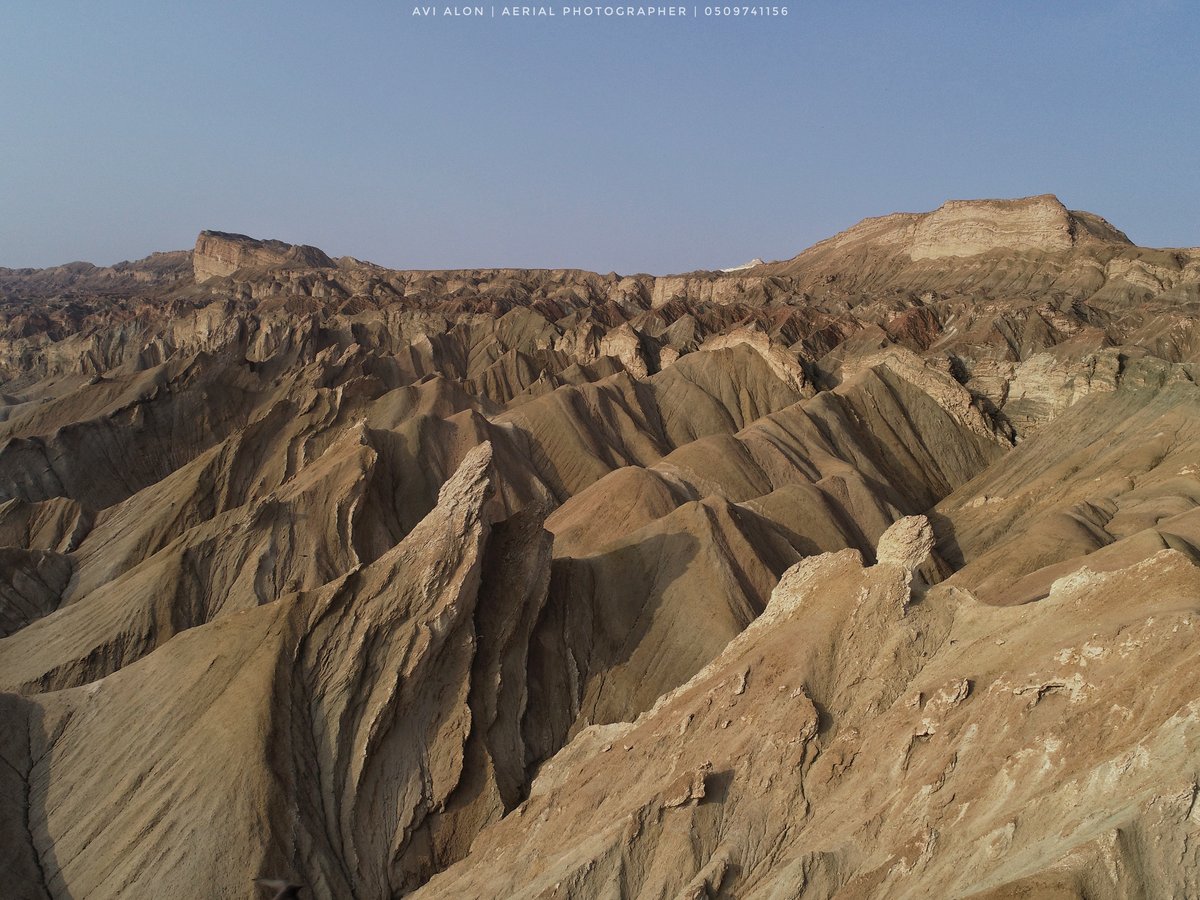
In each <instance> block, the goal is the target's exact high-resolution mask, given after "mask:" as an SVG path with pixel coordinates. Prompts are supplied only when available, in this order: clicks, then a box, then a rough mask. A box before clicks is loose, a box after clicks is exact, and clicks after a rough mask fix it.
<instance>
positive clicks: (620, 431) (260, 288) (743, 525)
mask: <svg viewBox="0 0 1200 900" xmlns="http://www.w3.org/2000/svg"><path fill="white" fill-rule="evenodd" d="M1198 374H1200V250H1197V249H1192V250H1155V249H1146V248H1142V247H1138V246H1135V245H1134V244H1133V243H1131V242H1130V240H1129V239H1128V238H1127V237H1126V236H1125V235H1124V234H1123V233H1122V232H1120V231H1119V230H1117V229H1116V228H1115V227H1114V226H1112V225H1110V224H1109V223H1108V222H1106V221H1105V220H1104V219H1102V218H1100V217H1099V216H1096V215H1093V214H1090V213H1085V212H1076V211H1069V210H1067V209H1066V208H1065V207H1063V205H1062V204H1061V203H1059V201H1058V200H1057V199H1056V198H1054V197H1052V196H1042V197H1033V198H1027V199H1023V200H1012V201H956V202H950V203H947V204H945V205H944V206H942V207H941V208H939V209H938V210H936V211H934V212H931V213H925V214H897V215H890V216H885V217H882V218H878V219H869V220H866V221H864V222H862V223H860V224H859V225H856V226H855V227H853V228H851V229H849V230H848V231H845V232H842V233H841V234H838V235H837V236H835V237H833V238H830V239H829V240H826V241H824V242H822V243H820V244H817V245H816V246H814V247H812V248H810V249H808V250H806V251H804V252H803V253H801V254H799V255H798V256H796V257H795V258H794V259H791V260H787V261H783V262H774V263H766V264H758V263H757V261H756V262H755V264H751V265H749V266H747V267H739V268H737V269H734V270H730V271H726V272H720V271H713V272H694V273H690V274H686V275H679V276H671V277H653V276H646V275H634V276H628V277H621V276H618V275H615V274H609V275H600V274H593V273H589V272H582V271H573V270H553V271H549V270H540V271H525V270H510V269H490V270H473V271H442V272H432V271H394V270H389V269H384V268H380V267H378V266H375V265H372V264H369V263H365V262H361V261H358V260H355V259H351V258H341V259H332V258H330V257H329V256H327V255H326V254H325V253H323V252H322V251H320V250H318V249H316V248H313V247H306V246H292V245H288V244H283V243H280V242H277V241H262V240H255V239H251V238H248V237H244V236H240V235H232V234H224V233H220V232H210V231H206V232H203V233H201V234H200V236H199V238H198V240H197V242H196V245H195V248H194V250H192V251H177V252H168V253H159V254H155V255H153V256H151V257H149V258H147V259H144V260H140V261H137V262H131V263H122V264H120V265H117V266H113V267H110V268H97V267H94V266H91V265H88V264H84V263H74V264H70V265H65V266H60V267H57V268H52V269H43V270H26V269H22V270H12V269H3V270H0V561H2V563H0V692H2V693H0V758H2V760H3V765H2V766H0V895H2V896H3V897H5V898H30V900H35V898H37V900H45V898H55V900H59V898H77V900H83V898H89V900H102V898H159V897H173V898H174V897H186V898H191V897H195V898H250V897H255V896H269V894H268V893H267V892H266V891H264V889H263V888H261V887H256V885H255V883H254V879H255V878H258V877H268V878H283V879H288V880H292V881H294V882H296V883H298V884H301V885H303V888H302V889H301V891H300V894H299V895H300V896H301V897H305V898H308V897H316V898H358V900H374V898H392V897H402V896H412V897H416V898H420V900H426V898H428V900H432V898H481V900H482V898H500V897H520V898H589V900H590V898H606V900H607V898H614V900H615V898H633V897H639V898H641V897H644V898H689V900H700V898H718V897H720V898H806V900H807V898H859V897H870V898H906V897H915V898H931V897H932V898H943V897H946V898H949V897H977V898H987V900H1000V898H1061V900H1066V898H1090V900H1095V898H1109V897H1113V898H1116V897H1123V898H1124V897H1128V898H1133V897H1148V898H1166V897H1177V898H1187V897H1197V896H1200V802H1198V801H1200V641H1198V639H1197V630H1198V629H1200V568H1198V567H1197V566H1198V564H1200V388H1198V387H1197V384H1196V379H1197V375H1198Z"/></svg>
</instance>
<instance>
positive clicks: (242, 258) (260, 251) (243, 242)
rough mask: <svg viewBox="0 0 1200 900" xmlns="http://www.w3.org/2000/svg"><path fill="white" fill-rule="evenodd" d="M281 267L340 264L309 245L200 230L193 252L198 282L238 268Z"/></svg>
mask: <svg viewBox="0 0 1200 900" xmlns="http://www.w3.org/2000/svg"><path fill="white" fill-rule="evenodd" d="M279 266H301V267H305V268H335V267H336V266H337V263H335V262H334V261H333V260H332V259H330V258H329V257H328V256H327V255H326V254H325V253H324V252H323V251H321V250H319V249H317V248H316V247H310V246H308V245H307V244H287V243H284V242H283V241H263V240H258V239H257V238H252V237H248V236H246V235H244V234H230V233H227V232H223V231H202V232H200V235H199V237H197V238H196V249H195V252H194V253H193V255H192V268H193V271H194V272H195V274H196V281H197V282H202V281H207V280H208V279H209V278H216V277H220V276H224V275H231V274H232V273H234V272H236V271H237V270H238V269H246V268H276V267H279Z"/></svg>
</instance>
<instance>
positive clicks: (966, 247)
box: [909, 194, 1132, 260]
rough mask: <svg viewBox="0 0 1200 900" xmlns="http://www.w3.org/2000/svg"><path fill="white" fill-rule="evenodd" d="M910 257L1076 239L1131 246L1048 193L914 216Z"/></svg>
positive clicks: (1051, 249)
mask: <svg viewBox="0 0 1200 900" xmlns="http://www.w3.org/2000/svg"><path fill="white" fill-rule="evenodd" d="M911 241H912V242H911V244H910V246H909V256H910V257H911V258H912V259H914V260H919V259H942V258H944V257H955V256H975V255H976V254H979V253H986V252H988V251H990V250H1011V251H1016V252H1041V253H1055V252H1064V251H1067V250H1070V249H1071V248H1072V247H1074V246H1075V245H1076V244H1077V243H1079V242H1081V241H1103V242H1106V243H1123V244H1131V243H1132V242H1131V241H1130V240H1129V238H1127V237H1126V236H1125V235H1124V234H1123V233H1121V232H1120V231H1118V230H1117V229H1116V228H1114V227H1113V226H1112V225H1110V224H1109V223H1108V222H1106V221H1105V220H1104V219H1102V218H1100V217H1099V216H1097V215H1093V214H1092V213H1086V212H1076V211H1073V210H1069V209H1067V208H1066V207H1065V206H1063V204H1062V203H1061V202H1060V201H1059V199H1058V198H1057V197H1055V196H1054V195H1053V194H1042V195H1041V196H1038V197H1024V198H1021V199H1019V200H951V201H949V202H947V203H943V204H942V205H941V206H939V207H938V208H937V209H936V210H934V211H933V212H931V213H926V214H925V215H922V216H919V217H917V220H916V222H915V223H914V225H913V229H912V235H911Z"/></svg>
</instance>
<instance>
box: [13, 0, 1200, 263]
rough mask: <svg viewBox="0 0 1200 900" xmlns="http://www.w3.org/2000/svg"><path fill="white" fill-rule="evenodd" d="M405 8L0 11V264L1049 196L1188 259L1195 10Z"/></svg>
mask: <svg viewBox="0 0 1200 900" xmlns="http://www.w3.org/2000/svg"><path fill="white" fill-rule="evenodd" d="M411 8H412V7H411V5H400V4H396V3H369V4H364V5H361V6H358V7H356V8H354V9H351V10H340V11H338V12H337V14H334V13H331V12H330V11H329V10H328V9H327V8H325V7H322V6H321V5H319V4H316V3H312V2H303V3H296V4H291V5H287V4H282V3H267V4H262V5H259V6H256V7H254V8H242V7H239V6H234V5H227V6H211V5H206V6H195V7H192V6H189V7H187V8H186V9H183V10H180V9H175V10H165V9H160V8H159V7H158V6H156V5H154V4H152V3H148V2H147V3H143V2H137V3H127V4H123V5H122V7H121V9H120V10H116V11H113V10H106V9H101V8H99V7H81V8H72V9H71V10H70V11H69V13H68V11H67V10H66V8H64V7H61V6H53V5H42V6H39V7H38V8H36V9H27V10H22V11H20V12H18V11H16V10H14V9H12V8H10V9H8V10H7V11H5V12H3V13H0V23H2V24H3V26H4V28H5V33H6V34H7V35H8V38H9V41H8V43H9V47H8V51H9V52H8V53H7V54H6V55H5V56H4V57H3V58H0V103H2V108H3V110H4V112H5V119H6V121H7V122H8V123H11V124H10V127H9V128H7V129H6V132H7V133H6V135H5V140H4V142H3V145H2V146H3V147H4V158H5V160H6V163H5V165H4V166H3V167H0V203H2V204H3V208H4V211H5V213H6V214H5V215H4V217H3V219H2V220H0V266H5V267H13V268H16V267H44V266H50V265H58V264H62V263H66V262H70V261H75V260H85V261H89V262H93V263H96V264H98V265H110V264H112V263H115V262H118V261H121V260H127V259H138V258H141V257H144V256H146V255H148V254H149V253H151V252H155V251H162V250H178V249H188V248H190V247H191V246H192V244H193V242H194V240H195V237H196V234H197V233H198V232H199V231H200V230H202V229H215V230H221V231H232V232H240V233H245V234H249V235H252V236H254V237H258V238H277V239H280V240H285V241H289V242H294V243H306V244H313V245H315V246H318V247H321V248H322V249H323V250H325V251H326V252H328V253H330V254H331V255H333V256H341V255H351V256H356V257H359V258H361V259H367V260H370V261H372V262H376V263H379V264H381V265H386V266H390V267H394V268H408V269H444V268H490V267H499V266H503V267H519V268H580V269H588V270H592V271H599V272H608V271H617V272H622V273H633V272H651V273H659V274H661V273H667V272H682V271H689V270H693V269H699V268H709V269H711V268H720V267H730V266H736V265H739V264H741V263H744V262H746V261H748V260H749V259H751V258H753V257H762V258H763V259H767V260H771V259H785V258H788V257H791V256H793V255H794V254H795V253H797V252H798V251H800V250H801V249H803V248H804V247H807V246H809V245H811V244H813V243H815V242H817V241H819V240H822V239H823V238H826V237H829V236H830V235H832V234H834V233H836V232H837V231H840V230H842V229H844V228H847V227H849V226H850V225H852V224H854V223H855V222H857V221H859V220H860V219H862V218H864V217H867V216H875V215H883V214H887V213H891V212H900V211H904V212H922V211H925V210H930V209H934V208H936V207H937V206H938V205H940V204H941V203H942V202H944V201H945V200H948V199H972V198H982V197H1020V196H1029V195H1034V194H1041V193H1054V194H1056V195H1057V196H1058V197H1059V198H1060V199H1061V200H1062V201H1063V203H1065V204H1066V205H1067V206H1068V207H1070V208H1072V209H1083V210H1087V211H1090V212H1094V213H1097V214H1099V215H1101V216H1103V217H1105V218H1106V219H1108V220H1109V221H1110V222H1112V223H1113V224H1114V225H1115V226H1116V227H1118V228H1120V229H1122V230H1123V231H1125V232H1126V233H1127V234H1128V235H1129V237H1130V238H1131V239H1132V240H1134V241H1135V242H1136V243H1138V244H1142V245H1146V246H1164V247H1166V246H1169V247H1185V246H1196V245H1200V216H1197V215H1196V210H1197V209H1198V208H1200V178H1197V176H1196V174H1195V173H1196V171H1197V165H1196V164H1197V158H1196V157H1197V151H1196V148H1197V147H1198V146H1200V121H1198V120H1197V117H1196V116H1195V115H1194V113H1195V111H1196V109H1195V108H1196V106H1197V101H1196V99H1195V98H1196V97H1198V96H1200V73H1198V71H1197V67H1196V66H1195V65H1194V62H1193V61H1192V59H1191V52H1192V51H1191V48H1192V47H1194V46H1195V43H1196V40H1197V38H1200V27H1198V22H1200V15H1198V14H1197V13H1196V12H1195V11H1194V10H1193V9H1192V8H1191V7H1190V6H1187V5H1184V4H1183V3H1172V2H1148V3H1132V2H1118V0H1113V2H1104V3H1095V4H1088V5H1087V6H1082V5H1074V4H1072V5H1069V6H1068V5H1059V6H1055V7H1053V8H1043V7H1042V5H1041V4H1036V3H1025V2H1019V3H1013V4H1007V5H1005V6H1004V7H1003V8H994V7H992V6H989V5H985V4H962V3H949V2H947V3H922V4H908V5H905V6H904V7H903V8H900V5H894V4H868V3H857V4H846V3H839V4H835V3H803V4H791V5H790V15H789V16H787V17H786V18H772V19H757V20H749V19H747V20H740V21H734V20H706V19H699V20H690V19H685V20H678V21H675V20H663V21H653V22H641V21H637V22H635V21H628V20H627V21H621V20H598V21H567V20H558V21H542V20H530V21H526V20H508V21H502V20H500V19H483V20H456V19H448V18H437V19H432V20H421V19H414V18H412V17H411V15H410V12H411Z"/></svg>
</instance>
